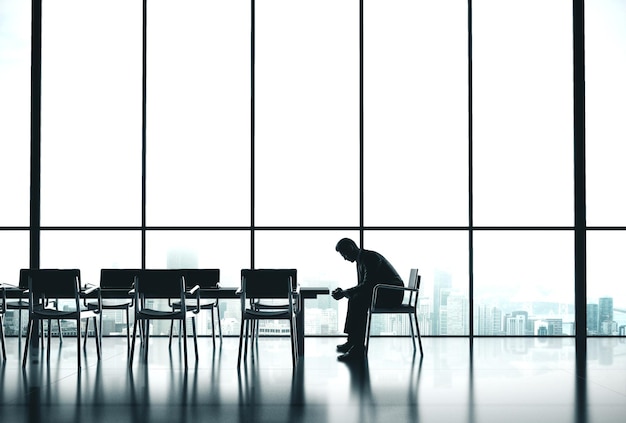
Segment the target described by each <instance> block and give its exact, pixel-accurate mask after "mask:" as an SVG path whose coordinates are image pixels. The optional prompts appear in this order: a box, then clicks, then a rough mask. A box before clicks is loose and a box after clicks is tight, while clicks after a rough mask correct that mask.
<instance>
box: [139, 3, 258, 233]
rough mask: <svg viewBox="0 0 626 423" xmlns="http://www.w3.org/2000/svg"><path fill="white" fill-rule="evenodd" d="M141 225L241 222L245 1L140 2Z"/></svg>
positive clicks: (246, 205)
mask: <svg viewBox="0 0 626 423" xmlns="http://www.w3.org/2000/svg"><path fill="white" fill-rule="evenodd" d="M147 49H148V51H147V60H148V64H147V67H148V71H147V102H148V104H147V149H146V155H147V169H146V173H147V182H146V185H147V187H146V189H147V198H146V219H147V222H148V224H149V225H166V226H168V225H181V224H182V225H186V226H216V225H249V224H250V2H249V1H244V0H229V1H219V0H210V1H206V0H202V1H200V0H180V1H178V0H177V1H176V2H175V3H172V2H171V1H168V0H156V1H150V2H148V47H147Z"/></svg>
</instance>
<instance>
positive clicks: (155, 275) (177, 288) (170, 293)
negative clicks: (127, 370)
mask: <svg viewBox="0 0 626 423" xmlns="http://www.w3.org/2000/svg"><path fill="white" fill-rule="evenodd" d="M131 292H132V293H133V295H134V296H135V323H134V324H133V341H132V344H131V349H130V357H129V365H131V366H132V364H133V356H134V351H135V339H136V336H137V325H138V324H139V323H141V324H142V325H143V346H144V356H145V359H146V360H147V359H148V340H149V336H150V320H180V321H181V324H182V327H183V338H184V340H185V342H183V346H184V351H185V368H187V366H188V365H187V342H186V341H187V318H188V317H191V324H192V328H193V342H194V348H195V351H196V360H198V338H197V336H196V319H195V315H196V314H198V313H199V312H200V287H199V286H198V285H196V286H194V287H192V288H191V289H186V287H185V276H184V275H183V273H182V272H181V271H180V270H169V269H168V270H142V271H141V272H139V274H138V275H136V276H135V282H134V288H133V290H132V291H131ZM187 296H193V297H194V298H195V300H196V301H195V305H193V306H191V304H190V305H189V306H188V305H187ZM173 298H177V299H178V300H179V301H180V304H181V307H180V308H179V309H178V310H171V311H170V310H160V309H158V308H157V307H158V306H151V304H150V303H154V302H153V301H146V300H150V299H153V300H154V299H173Z"/></svg>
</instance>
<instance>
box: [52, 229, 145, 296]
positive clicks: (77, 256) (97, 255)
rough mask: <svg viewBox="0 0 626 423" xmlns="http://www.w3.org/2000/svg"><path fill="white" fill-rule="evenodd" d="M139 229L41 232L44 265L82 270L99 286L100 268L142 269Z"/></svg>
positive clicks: (85, 277)
mask: <svg viewBox="0 0 626 423" xmlns="http://www.w3.org/2000/svg"><path fill="white" fill-rule="evenodd" d="M140 267H141V232H139V231H46V230H43V231H42V232H41V268H43V269H45V268H60V269H63V268H66V269H80V278H81V280H82V282H83V283H90V284H93V285H98V284H99V283H100V269H104V268H114V269H118V268H119V269H122V268H130V269H134V268H140Z"/></svg>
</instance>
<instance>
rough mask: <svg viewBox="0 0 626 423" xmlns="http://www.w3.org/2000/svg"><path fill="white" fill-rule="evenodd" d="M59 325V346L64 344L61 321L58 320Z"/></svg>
mask: <svg viewBox="0 0 626 423" xmlns="http://www.w3.org/2000/svg"><path fill="white" fill-rule="evenodd" d="M57 324H58V325H59V345H62V344H63V332H61V319H58V320H57Z"/></svg>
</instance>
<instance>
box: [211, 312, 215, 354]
mask: <svg viewBox="0 0 626 423" xmlns="http://www.w3.org/2000/svg"><path fill="white" fill-rule="evenodd" d="M214 310H215V309H213V308H211V336H212V338H213V348H215V311H214Z"/></svg>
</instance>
